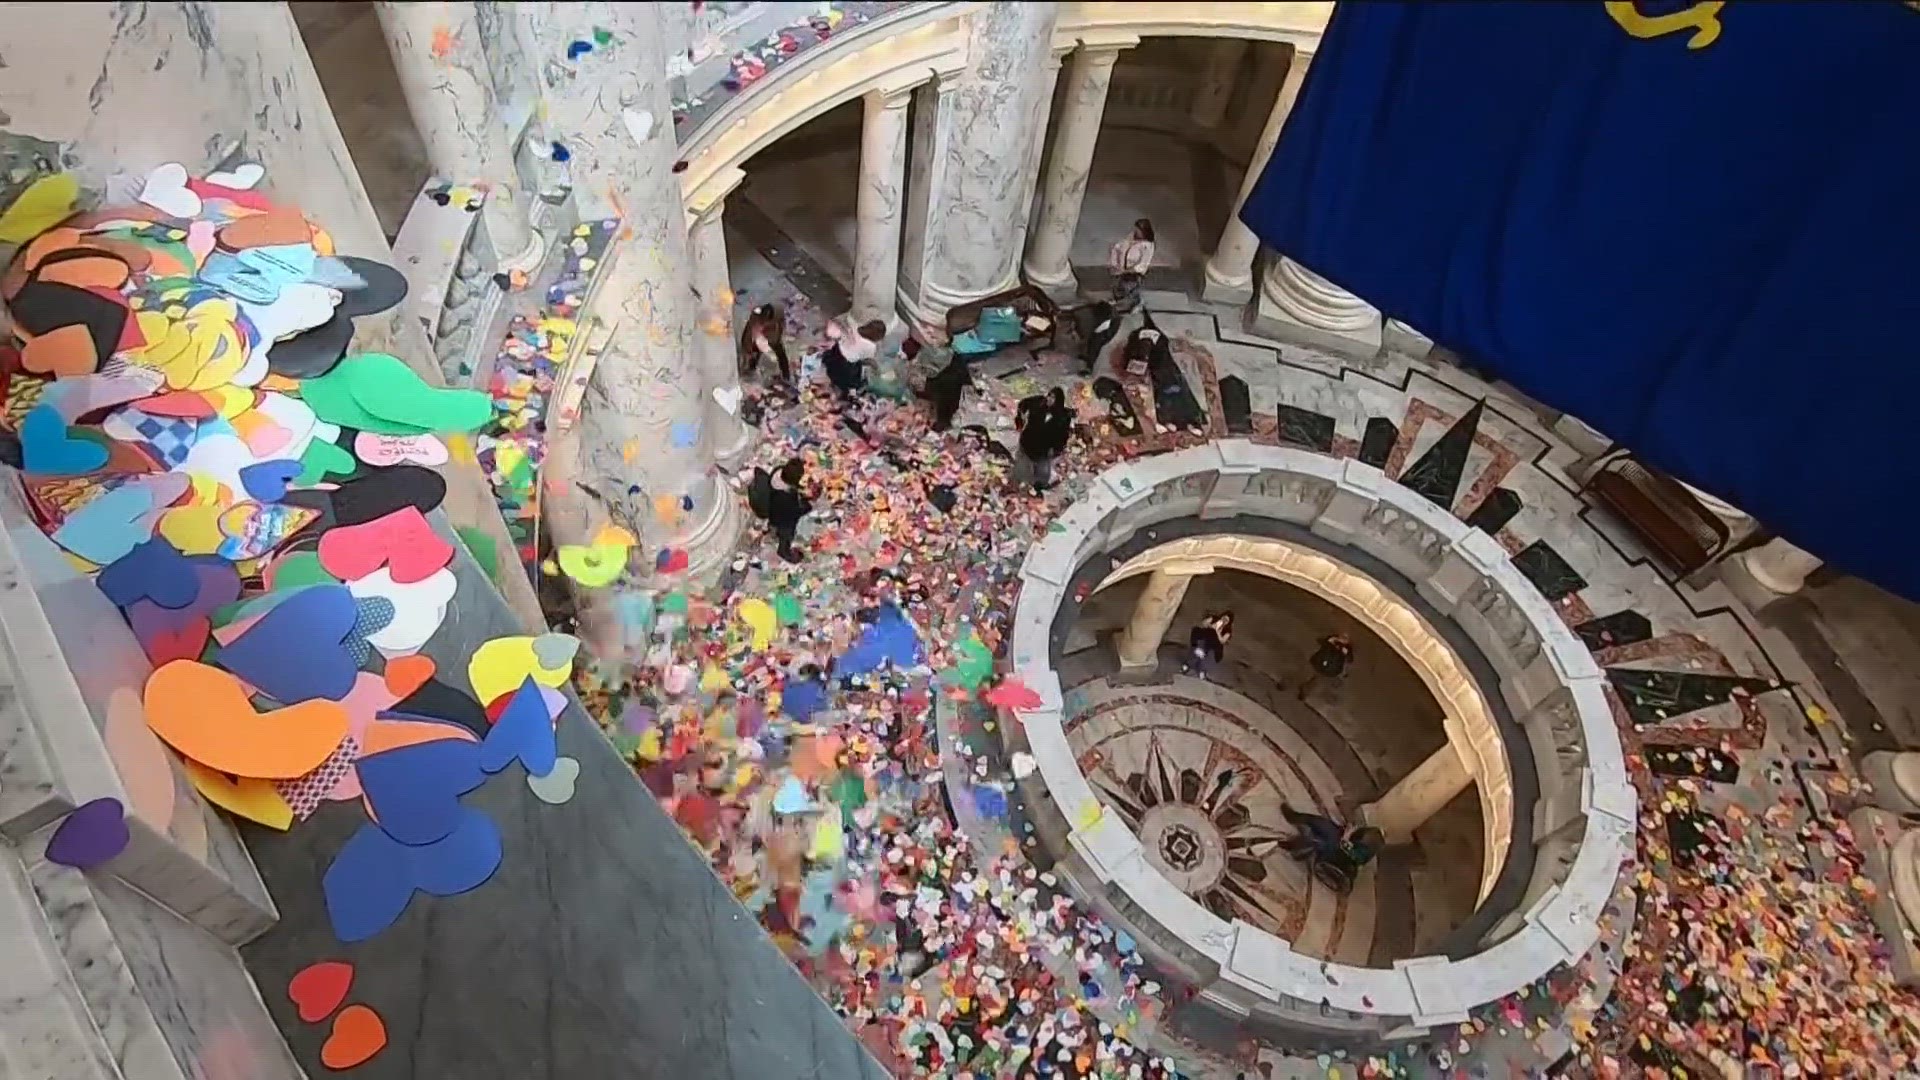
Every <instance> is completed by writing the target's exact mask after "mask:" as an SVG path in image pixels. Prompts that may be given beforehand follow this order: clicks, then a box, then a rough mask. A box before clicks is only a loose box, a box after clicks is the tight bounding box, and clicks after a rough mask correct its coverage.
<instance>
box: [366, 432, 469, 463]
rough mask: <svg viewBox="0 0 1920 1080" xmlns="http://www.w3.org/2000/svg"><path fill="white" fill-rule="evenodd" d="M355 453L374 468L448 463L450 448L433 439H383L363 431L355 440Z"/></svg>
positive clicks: (410, 437)
mask: <svg viewBox="0 0 1920 1080" xmlns="http://www.w3.org/2000/svg"><path fill="white" fill-rule="evenodd" d="M353 453H354V456H356V457H358V458H359V459H360V460H361V461H364V462H366V463H367V464H369V465H374V466H387V465H426V466H435V465H445V464H446V463H447V444H446V443H443V442H441V441H440V440H439V439H436V438H434V437H433V436H431V435H381V434H378V433H376V432H372V431H363V432H361V433H360V434H358V435H356V436H354V439H353Z"/></svg>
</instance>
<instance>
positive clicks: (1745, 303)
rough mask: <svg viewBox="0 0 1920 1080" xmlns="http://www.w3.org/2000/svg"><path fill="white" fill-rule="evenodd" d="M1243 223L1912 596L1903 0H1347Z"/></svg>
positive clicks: (1917, 12)
mask: <svg viewBox="0 0 1920 1080" xmlns="http://www.w3.org/2000/svg"><path fill="white" fill-rule="evenodd" d="M1242 216H1243V218H1244V219H1245V221H1246V222H1247V224H1248V226H1249V227H1251V228H1252V229H1253V230H1254V232H1255V233H1256V234H1258V235H1259V236H1260V237H1261V238H1262V239H1263V240H1265V241H1266V242H1267V243H1268V244H1269V245H1271V246H1272V247H1273V248H1275V249H1276V250H1278V251H1281V252H1284V253H1285V254H1287V255H1289V256H1291V257H1293V258H1294V259H1296V260H1298V261H1299V262H1301V263H1302V264H1304V265H1305V266H1307V267H1308V268H1310V269H1312V270H1315V271H1317V272H1319V273H1320V274H1322V275H1323V276H1325V277H1327V278H1328V279H1330V280H1332V281H1333V282H1334V283H1336V284H1338V285H1340V286H1342V287H1343V288H1346V289H1348V290H1350V291H1352V292H1354V293H1356V294H1358V295H1359V296H1360V297H1362V298H1363V299H1365V300H1367V301H1368V302H1370V303H1372V304H1374V305H1375V306H1377V307H1379V308H1381V309H1382V310H1383V311H1384V312H1385V313H1386V314H1387V315H1389V316H1392V317H1394V318H1399V319H1403V320H1405V321H1406V322H1408V323H1411V324H1412V325H1413V326H1414V327H1415V328H1417V329H1419V330H1421V331H1422V332H1424V333H1426V334H1427V335H1429V336H1431V337H1432V338H1433V339H1434V340H1435V341H1437V342H1439V343H1440V344H1442V345H1445V346H1448V347H1450V348H1452V349H1454V350H1456V351H1458V352H1459V353H1461V354H1463V355H1464V356H1467V357H1469V358H1471V359H1472V360H1473V361H1474V362H1475V363H1477V364H1479V365H1482V366H1484V367H1486V368H1489V369H1491V370H1492V371H1494V372H1496V373H1497V374H1499V375H1500V376H1501V377H1503V378H1505V379H1507V380H1508V381H1510V382H1512V383H1513V384H1514V385H1516V386H1518V387H1520V388H1521V389H1522V390H1524V391H1526V392H1527V393H1528V394H1531V395H1532V396H1534V397H1535V398H1537V399H1539V400H1540V401H1542V402H1545V403H1546V404H1548V405H1550V406H1552V407H1554V408H1557V409H1560V410H1562V411H1565V412H1568V413H1571V414H1573V415H1574V416H1577V417H1579V418H1581V419H1583V420H1585V421H1587V422H1588V423H1590V424H1592V425H1593V426H1594V427H1596V428H1598V429H1599V430H1600V431H1602V432H1604V433H1605V434H1606V435H1607V436H1609V437H1611V438H1613V439H1615V440H1617V441H1618V442H1619V443H1620V444H1621V445H1623V446H1626V447H1628V448H1630V449H1632V450H1634V451H1636V452H1637V453H1638V454H1639V455H1640V456H1641V457H1643V458H1644V459H1645V460H1647V461H1648V462H1649V463H1651V464H1653V465H1655V466H1656V467H1658V468H1661V469H1663V470H1666V471H1667V472H1670V473H1672V474H1673V475H1675V476H1676V477H1678V478H1679V479H1682V480H1685V481H1686V482H1688V483H1690V484H1693V485H1695V486H1697V487H1699V488H1701V489H1703V490H1705V491H1709V492H1711V493H1713V494H1715V495H1718V496H1720V497H1721V498H1724V499H1726V500H1727V501H1729V502H1731V503H1733V504H1734V505H1736V506H1739V507H1741V508H1742V509H1744V510H1746V511H1747V512H1749V513H1751V514H1753V515H1755V516H1756V517H1758V518H1759V519H1760V520H1761V522H1762V523H1763V524H1764V525H1766V526H1767V527H1768V528H1770V529H1772V530H1773V531H1774V532H1776V533H1778V534H1780V535H1781V536H1783V537H1785V538H1786V539H1788V540H1790V541H1791V542H1793V543H1795V544H1798V545H1800V546H1802V547H1804V548H1806V549H1808V550H1809V551H1812V552H1814V553H1815V554H1817V555H1820V556H1822V557H1823V558H1825V559H1827V560H1828V561H1829V562H1832V563H1835V564H1837V565H1839V566H1841V567H1843V568H1845V569H1847V570H1850V571H1852V572H1854V573H1857V574H1860V575H1862V576H1864V577H1867V578H1870V579H1872V580H1875V581H1877V582H1879V583H1880V584H1882V585H1884V586H1886V587H1888V588H1890V589H1893V590H1894V591H1897V592H1900V593H1903V594H1904V595H1906V596H1908V597H1910V598H1914V599H1920V559H1914V558H1912V557H1911V556H1909V555H1908V553H1907V551H1908V548H1909V546H1910V544H1911V543H1912V538H1913V536H1914V535H1915V532H1916V527H1920V511H1917V510H1916V507H1920V502H1916V501H1915V500H1914V499H1913V498H1912V497H1911V494H1910V493H1909V491H1908V489H1907V486H1906V480H1907V479H1908V478H1909V477H1910V476H1911V475H1912V468H1911V466H1910V464H1909V463H1908V462H1907V461H1906V460H1905V459H1904V457H1903V456H1902V455H1903V454H1904V453H1905V452H1904V451H1902V450H1900V449H1899V446H1898V442H1897V440H1898V439H1899V438H1902V437H1904V434H1905V432H1906V430H1907V422H1908V419H1909V418H1908V414H1907V410H1908V409H1909V408H1911V407H1912V406H1913V405H1914V403H1915V402H1916V401H1920V9H1916V7H1915V6H1914V5H1910V4H1905V3H1777V4H1724V5H1723V4H1718V3H1688V2H1684V0H1639V2H1638V3H1632V2H1628V3H1601V2H1597V0H1595V2H1586V3H1484V2H1482V3H1448V4H1415V3H1385V2H1367V3H1343V4H1340V5H1338V6H1337V7H1336V8H1335V10H1334V14H1333V18H1332V21H1331V23H1330V24H1329V26H1328V28H1327V32H1326V35H1325V37H1324V39H1323V41H1322V43H1321V47H1320V50H1319V53H1318V55H1317V56H1316V57H1315V58H1314V60H1313V67H1312V70H1311V72H1310V74H1309V76H1308V78H1307V82H1306V85H1305V88H1304V90H1303V92H1302V94H1301V98H1300V101H1299V103H1298V105H1297V106H1296V107H1295V110H1294V112H1293V115H1292V116H1291V117H1290V118H1289V119H1288V121H1287V125H1286V127H1285V129H1284V130H1283V132H1282V135H1281V139H1280V143H1279V145H1278V147H1277V148H1276V150H1275V152H1274V155H1273V159H1272V161H1271V162H1270V163H1269V165H1268V167H1267V170H1266V172H1265V174H1264V175H1263V176H1262V177H1261V179H1260V182H1259V184H1258V185H1257V187H1256V188H1255V190H1254V191H1253V193H1252V196H1251V197H1250V198H1249V199H1248V201H1247V205H1246V207H1245V209H1244V210H1243V212H1242Z"/></svg>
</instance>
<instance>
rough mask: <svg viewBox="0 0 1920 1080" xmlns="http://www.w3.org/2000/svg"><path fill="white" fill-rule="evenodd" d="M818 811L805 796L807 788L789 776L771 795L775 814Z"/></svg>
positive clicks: (811, 800)
mask: <svg viewBox="0 0 1920 1080" xmlns="http://www.w3.org/2000/svg"><path fill="white" fill-rule="evenodd" d="M818 809H820V808H819V807H818V806H817V805H815V804H814V801H813V799H812V798H810V797H808V795H807V788H806V785H805V784H802V783H801V782H800V780H799V778H797V777H793V776H789V777H787V779H786V780H785V782H783V783H782V784H781V785H780V790H779V791H776V792H774V795H773V812H774V813H776V814H804V813H807V812H809V811H812V810H818Z"/></svg>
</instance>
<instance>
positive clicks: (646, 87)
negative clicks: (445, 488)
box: [519, 3, 741, 642]
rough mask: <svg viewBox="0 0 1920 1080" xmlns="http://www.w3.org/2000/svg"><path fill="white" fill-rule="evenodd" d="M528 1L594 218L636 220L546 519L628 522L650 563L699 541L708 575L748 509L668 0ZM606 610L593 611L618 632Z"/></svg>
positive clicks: (596, 318) (599, 316) (602, 296)
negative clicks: (720, 435)
mask: <svg viewBox="0 0 1920 1080" xmlns="http://www.w3.org/2000/svg"><path fill="white" fill-rule="evenodd" d="M519 11H520V12H521V17H522V18H525V19H527V20H528V22H527V26H528V31H527V35H528V37H529V39H530V40H531V41H533V42H534V43H535V48H536V52H537V55H541V56H546V57H549V58H550V59H549V60H548V61H547V64H548V68H549V70H548V71H547V74H546V77H545V78H544V79H543V80H542V88H541V95H542V99H543V106H544V109H545V114H544V125H545V129H544V132H543V137H545V138H549V139H552V140H553V141H555V142H557V143H559V144H560V145H562V146H564V147H567V148H568V150H569V151H570V152H571V160H570V161H569V162H568V167H569V169H570V171H571V176H572V180H573V197H574V200H575V203H576V204H577V205H578V207H579V211H580V216H581V217H582V218H588V219H592V218H605V217H615V216H617V217H620V218H621V220H622V224H621V229H620V234H619V237H618V238H617V239H616V241H615V247H614V249H613V250H612V251H611V252H610V253H609V254H608V258H609V259H610V260H611V263H610V265H609V266H608V267H607V269H606V270H605V271H604V273H605V275H606V276H605V278H604V279H603V282H602V284H601V286H600V288H599V299H598V302H597V303H596V304H595V305H594V308H593V309H592V310H589V311H587V312H585V313H583V315H582V317H581V318H582V325H583V332H585V333H588V334H594V333H596V332H600V333H604V335H605V343H604V345H603V346H601V348H600V354H599V360H598V363H597V364H596V365H595V367H594V369H593V373H592V380H591V382H590V383H589V384H588V386H587V390H586V394H585V397H584V398H583V400H582V403H581V408H580V415H579V419H578V420H577V421H576V422H575V425H574V427H573V429H572V430H571V431H569V432H568V433H567V435H568V438H567V439H565V440H561V442H562V443H563V444H564V445H562V446H556V448H555V449H556V451H558V452H557V453H555V455H554V456H553V457H552V458H550V459H549V462H548V466H547V472H548V473H549V474H550V475H549V478H548V484H547V496H546V499H547V501H546V509H547V520H548V521H549V522H551V523H552V528H553V532H554V536H555V539H557V540H559V541H560V542H562V543H576V544H577V543H584V542H586V541H588V540H589V539H590V538H591V537H592V535H593V534H594V532H595V531H597V530H598V529H599V528H600V527H602V526H604V525H607V524H616V525H620V526H624V527H626V528H628V529H631V530H633V532H634V533H635V534H636V535H637V536H638V537H639V538H640V540H641V547H640V550H639V551H638V552H637V553H636V556H635V557H636V559H637V560H639V561H640V562H641V564H642V565H645V566H649V567H650V566H653V565H655V564H656V562H657V560H658V559H659V558H660V557H661V555H662V553H663V552H664V553H666V557H667V558H668V559H669V560H670V561H674V562H677V561H678V553H680V552H684V553H685V554H686V556H687V559H688V560H689V565H688V568H687V571H686V572H685V576H687V577H693V578H700V577H703V576H705V575H706V574H708V573H710V572H711V571H713V570H715V569H717V568H718V567H719V566H720V565H722V564H723V563H724V562H725V560H726V559H727V558H728V557H729V556H730V554H731V552H732V549H733V544H734V541H735V540H736V539H737V538H738V536H739V530H740V524H741V516H740V509H739V507H738V505H737V500H736V499H735V498H734V495H733V492H732V491H731V489H729V488H728V487H727V485H725V484H724V483H722V482H721V481H720V479H719V477H718V475H717V474H716V472H715V470H714V465H713V442H714V434H715V433H714V431H713V427H712V425H711V424H709V423H707V417H706V408H705V404H706V401H707V400H708V399H709V395H708V393H707V390H706V382H707V380H706V376H705V375H704V374H703V372H702V367H701V363H700V360H699V358H698V356H697V354H696V351H695V335H696V333H697V329H696V327H695V321H696V319H697V317H698V314H699V298H698V297H696V296H695V295H694V288H693V260H692V256H691V252H690V251H689V242H688V237H687V217H686V211H685V208H684V207H683V206H682V204H681V188H680V183H679V181H678V179H677V178H676V177H675V175H674V172H673V163H674V160H675V156H676V155H675V146H674V134H673V113H672V102H671V100H670V98H669V95H668V88H667V83H668V78H667V65H666V55H665V47H664V45H663V44H662V41H663V38H662V34H661V26H660V20H661V14H660V11H659V8H658V6H657V5H653V4H619V3H574V4H541V5H533V4H526V5H520V7H519ZM596 31H599V32H603V33H605V34H609V35H611V41H610V42H609V43H608V44H606V45H602V46H600V47H597V48H595V49H594V50H593V51H592V52H589V53H583V54H581V55H580V56H578V57H577V58H575V59H573V60H567V59H566V57H567V54H568V46H569V44H570V43H572V42H575V41H594V40H596ZM556 465H558V469H556ZM681 577H682V575H681V574H679V573H678V572H676V573H674V574H672V575H671V576H670V577H667V578H663V579H662V583H664V582H665V581H667V580H679V579H680V578H681ZM601 595H603V594H589V596H590V597H592V598H593V599H595V600H598V599H599V598H600V596H601ZM602 606H603V605H598V604H595V605H594V607H595V609H596V610H593V611H590V612H588V613H587V615H588V618H587V620H585V621H586V622H587V623H588V624H589V625H587V626H586V629H587V630H588V632H589V633H591V634H594V635H595V637H596V639H597V640H599V641H601V642H604V641H605V640H606V638H605V637H602V636H601V635H602V634H604V633H605V632H606V625H605V621H604V620H605V619H607V618H608V615H607V613H606V612H604V611H602V610H598V609H599V608H600V607H602Z"/></svg>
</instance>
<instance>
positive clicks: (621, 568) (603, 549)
mask: <svg viewBox="0 0 1920 1080" xmlns="http://www.w3.org/2000/svg"><path fill="white" fill-rule="evenodd" d="M630 550H631V549H630V548H628V547H627V546H626V545H625V544H591V545H588V544H561V545H560V550H559V551H558V552H557V553H556V558H557V560H558V561H559V563H560V571H561V572H562V573H564V574H566V575H567V576H568V577H570V578H572V579H573V580H574V581H576V582H578V583H580V584H581V585H585V586H586V587H587V588H589V589H598V588H603V587H605V586H608V585H611V584H613V583H614V582H615V581H617V580H619V578H620V575H621V574H622V573H623V572H625V570H626V568H627V552H628V551H630Z"/></svg>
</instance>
